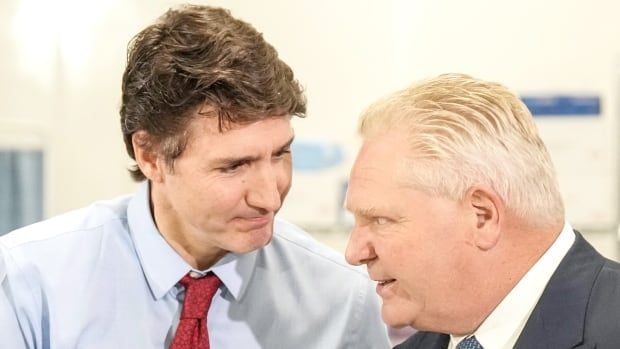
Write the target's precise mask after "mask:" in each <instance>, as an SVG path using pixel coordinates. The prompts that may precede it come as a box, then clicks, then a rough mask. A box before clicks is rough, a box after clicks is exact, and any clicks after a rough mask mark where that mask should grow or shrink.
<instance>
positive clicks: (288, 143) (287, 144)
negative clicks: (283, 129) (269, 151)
mask: <svg viewBox="0 0 620 349" xmlns="http://www.w3.org/2000/svg"><path fill="white" fill-rule="evenodd" d="M294 140H295V136H292V137H291V138H290V139H289V140H288V141H287V142H286V143H284V144H283V145H282V146H281V147H280V148H278V149H277V150H276V151H275V152H274V154H277V153H281V152H282V151H284V150H286V149H288V148H290V147H291V144H293V141H294Z"/></svg>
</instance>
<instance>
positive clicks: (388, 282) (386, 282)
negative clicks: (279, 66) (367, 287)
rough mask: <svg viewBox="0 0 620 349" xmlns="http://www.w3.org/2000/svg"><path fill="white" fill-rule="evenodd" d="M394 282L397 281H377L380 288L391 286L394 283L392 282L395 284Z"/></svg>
mask: <svg viewBox="0 0 620 349" xmlns="http://www.w3.org/2000/svg"><path fill="white" fill-rule="evenodd" d="M394 281H396V279H386V280H377V283H378V284H379V285H380V286H386V285H389V284H391V283H392V282H394Z"/></svg>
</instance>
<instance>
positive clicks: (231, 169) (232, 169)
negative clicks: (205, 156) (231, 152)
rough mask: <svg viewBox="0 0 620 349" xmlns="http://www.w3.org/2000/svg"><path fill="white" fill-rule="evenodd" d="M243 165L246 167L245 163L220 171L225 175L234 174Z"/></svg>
mask: <svg viewBox="0 0 620 349" xmlns="http://www.w3.org/2000/svg"><path fill="white" fill-rule="evenodd" d="M243 165H245V163H244V162H239V163H236V164H232V165H230V166H227V167H223V168H221V169H220V171H222V172H224V173H232V172H235V171H237V170H238V169H240V168H241V167H242V166H243Z"/></svg>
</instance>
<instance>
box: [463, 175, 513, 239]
mask: <svg viewBox="0 0 620 349" xmlns="http://www.w3.org/2000/svg"><path fill="white" fill-rule="evenodd" d="M463 203H464V204H465V205H466V206H467V210H468V211H469V212H471V216H470V217H471V220H470V222H472V231H473V232H474V233H473V236H472V238H473V241H472V242H473V243H474V245H475V246H476V247H478V248H479V249H481V250H484V251H486V250H489V249H491V248H493V247H494V246H495V245H496V244H497V242H498V241H499V238H500V235H501V223H502V220H503V219H504V203H503V201H502V199H501V198H500V197H499V195H497V193H496V192H495V190H493V189H491V188H490V187H487V186H482V185H475V186H472V187H471V188H469V190H467V193H466V194H465V198H464V200H463Z"/></svg>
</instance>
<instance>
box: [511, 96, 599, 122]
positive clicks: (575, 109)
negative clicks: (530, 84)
mask: <svg viewBox="0 0 620 349" xmlns="http://www.w3.org/2000/svg"><path fill="white" fill-rule="evenodd" d="M521 100H522V101H523V103H525V105H526V106H527V107H528V109H529V110H530V112H531V113H532V115H534V116H578V117H597V116H600V114H601V99H600V97H599V96H570V95H554V96H522V97H521Z"/></svg>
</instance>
